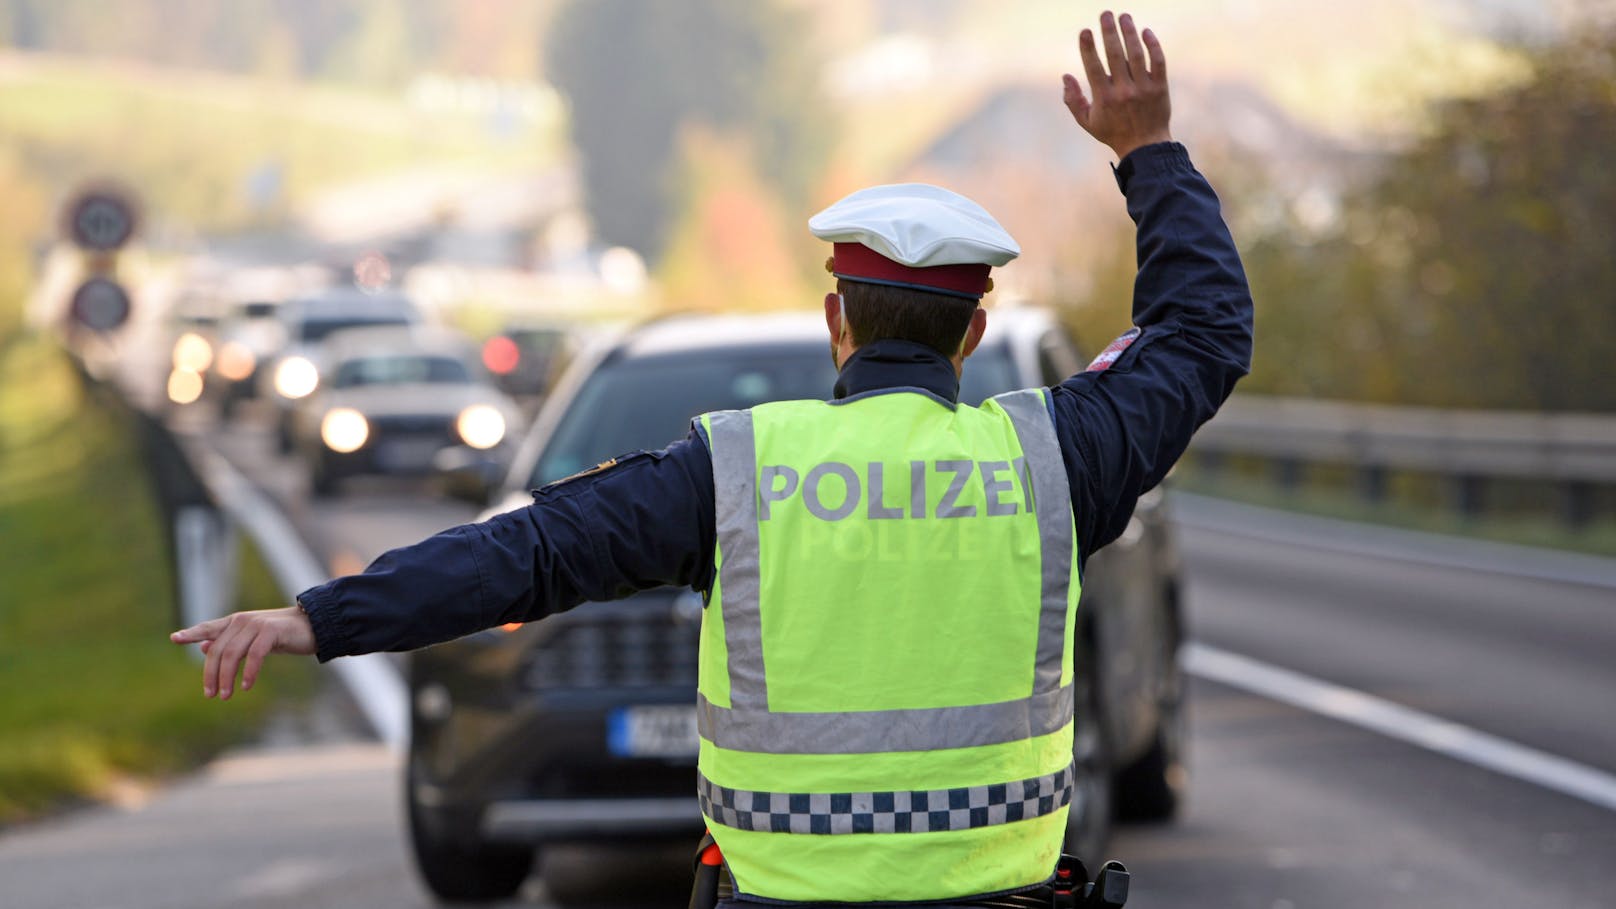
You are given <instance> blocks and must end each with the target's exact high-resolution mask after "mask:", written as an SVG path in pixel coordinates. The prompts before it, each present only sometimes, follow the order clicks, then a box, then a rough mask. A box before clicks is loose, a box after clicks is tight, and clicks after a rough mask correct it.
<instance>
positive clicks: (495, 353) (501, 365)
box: [483, 335, 522, 376]
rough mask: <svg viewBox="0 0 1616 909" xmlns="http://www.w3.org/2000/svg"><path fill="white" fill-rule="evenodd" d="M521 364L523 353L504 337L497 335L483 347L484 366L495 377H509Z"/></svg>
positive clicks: (514, 343) (513, 342)
mask: <svg viewBox="0 0 1616 909" xmlns="http://www.w3.org/2000/svg"><path fill="white" fill-rule="evenodd" d="M520 362H522V351H521V350H520V349H519V348H518V347H517V346H516V342H515V341H512V340H511V339H510V338H507V337H505V336H504V335H495V336H494V337H492V338H489V339H488V342H487V343H485V344H484V345H483V365H484V366H486V367H488V371H489V372H491V373H493V374H495V375H498V376H504V375H509V374H510V373H511V372H512V371H513V370H515V369H516V365H517V364H518V363H520Z"/></svg>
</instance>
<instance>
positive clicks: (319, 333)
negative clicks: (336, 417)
mask: <svg viewBox="0 0 1616 909" xmlns="http://www.w3.org/2000/svg"><path fill="white" fill-rule="evenodd" d="M275 318H276V321H277V322H278V323H279V324H280V332H279V338H280V342H281V346H280V347H279V348H278V349H275V350H274V351H272V352H271V353H270V354H269V355H268V357H267V358H264V360H263V362H262V363H261V366H260V367H259V368H258V369H257V370H256V376H257V378H256V381H257V382H258V383H259V384H260V385H261V386H263V387H262V389H261V391H260V392H259V396H260V397H262V398H264V399H266V400H269V401H272V402H274V405H275V437H276V443H277V447H278V448H279V449H280V451H281V452H282V453H283V454H285V453H288V452H290V451H291V450H292V447H293V438H292V436H293V433H292V422H293V421H292V414H293V412H294V411H296V410H298V409H300V404H299V402H300V401H302V399H304V398H306V397H308V396H309V395H311V394H313V393H314V392H315V390H316V389H318V388H319V387H320V383H321V381H322V376H321V358H320V356H319V349H320V346H321V345H322V344H323V343H324V341H325V339H326V338H328V337H330V336H331V335H333V334H335V333H336V332H339V331H344V330H346V329H350V328H362V327H370V326H384V325H419V324H421V322H422V319H421V312H420V310H419V309H417V308H416V306H415V304H414V303H413V302H412V301H411V300H410V299H409V298H408V297H406V296H404V295H402V294H399V293H394V292H391V291H376V292H372V291H365V290H361V289H359V288H357V287H352V286H348V287H327V288H325V289H323V290H320V291H317V292H315V293H312V294H309V295H306V296H301V297H294V298H292V299H290V300H287V301H286V302H284V303H282V304H281V305H280V306H278V307H276V309H275Z"/></svg>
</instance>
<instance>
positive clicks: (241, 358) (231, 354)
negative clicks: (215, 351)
mask: <svg viewBox="0 0 1616 909" xmlns="http://www.w3.org/2000/svg"><path fill="white" fill-rule="evenodd" d="M216 365H217V368H218V370H219V375H221V376H224V377H225V378H226V379H229V380H230V381H232V382H240V381H242V380H244V379H246V378H247V377H248V376H250V375H252V371H253V367H254V366H257V365H258V358H257V357H255V356H253V352H252V350H251V349H249V348H248V347H247V345H245V344H243V343H241V342H240V341H226V342H224V345H223V346H221V347H220V348H219V359H218V363H217V364H216Z"/></svg>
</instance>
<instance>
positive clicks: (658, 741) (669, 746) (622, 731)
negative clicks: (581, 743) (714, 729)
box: [606, 704, 700, 757]
mask: <svg viewBox="0 0 1616 909" xmlns="http://www.w3.org/2000/svg"><path fill="white" fill-rule="evenodd" d="M699 747H700V739H699V738H698V737H697V735H696V708H695V707H693V706H689V705H685V704H660V705H656V706H642V707H619V708H618V709H616V710H613V711H612V712H611V714H610V715H609V716H608V717H607V720H606V748H607V750H609V751H610V752H611V753H612V754H615V755H618V756H619V757H695V756H696V751H697V750H698V748H699Z"/></svg>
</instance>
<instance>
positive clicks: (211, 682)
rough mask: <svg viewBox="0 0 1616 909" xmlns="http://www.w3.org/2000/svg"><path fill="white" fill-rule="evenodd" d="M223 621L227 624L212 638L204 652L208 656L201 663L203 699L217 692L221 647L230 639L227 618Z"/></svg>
mask: <svg viewBox="0 0 1616 909" xmlns="http://www.w3.org/2000/svg"><path fill="white" fill-rule="evenodd" d="M225 621H226V623H227V624H226V627H225V629H224V631H222V632H220V633H219V634H218V635H216V636H215V637H214V639H213V640H212V641H211V642H210V644H209V647H208V649H207V650H206V651H205V652H206V653H207V655H208V658H207V659H206V660H204V661H203V663H202V696H203V697H205V698H211V697H213V695H214V693H215V692H217V691H218V690H219V660H220V659H221V658H223V656H224V647H223V646H222V645H223V644H224V643H225V641H226V639H228V638H229V637H230V628H229V626H228V621H229V617H228V616H227V617H226V619H225Z"/></svg>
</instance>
